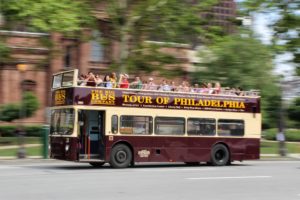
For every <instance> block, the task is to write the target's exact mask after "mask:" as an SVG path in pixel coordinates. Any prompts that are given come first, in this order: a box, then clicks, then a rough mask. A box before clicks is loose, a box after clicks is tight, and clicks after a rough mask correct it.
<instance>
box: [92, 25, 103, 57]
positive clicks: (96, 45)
mask: <svg viewBox="0 0 300 200" xmlns="http://www.w3.org/2000/svg"><path fill="white" fill-rule="evenodd" d="M92 37H93V39H92V41H91V42H90V43H91V51H90V61H92V62H101V61H103V56H104V47H103V45H102V44H101V33H100V32H99V31H97V30H94V31H93V33H92Z"/></svg>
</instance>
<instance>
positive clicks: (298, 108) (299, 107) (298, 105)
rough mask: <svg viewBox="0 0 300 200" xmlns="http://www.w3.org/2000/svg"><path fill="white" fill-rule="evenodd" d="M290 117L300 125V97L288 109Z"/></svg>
mask: <svg viewBox="0 0 300 200" xmlns="http://www.w3.org/2000/svg"><path fill="white" fill-rule="evenodd" d="M287 114H288V117H289V118H290V119H291V120H293V121H295V122H296V125H297V126H298V127H300V97H298V98H296V99H295V100H294V101H293V103H292V104H291V105H290V106H289V107H288V109H287Z"/></svg>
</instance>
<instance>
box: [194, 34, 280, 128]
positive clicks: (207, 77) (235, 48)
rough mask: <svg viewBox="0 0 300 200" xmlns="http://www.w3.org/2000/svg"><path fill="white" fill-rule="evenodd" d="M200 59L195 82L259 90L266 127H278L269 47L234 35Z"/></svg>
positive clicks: (277, 102)
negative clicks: (212, 82) (213, 82)
mask: <svg viewBox="0 0 300 200" xmlns="http://www.w3.org/2000/svg"><path fill="white" fill-rule="evenodd" d="M200 58H201V61H202V63H201V64H200V65H199V68H198V71H197V72H196V73H195V74H194V81H195V82H198V83H199V82H211V81H219V82H220V83H221V84H222V86H223V87H233V88H237V87H242V88H243V90H249V89H259V90H260V91H261V96H262V100H261V101H262V102H261V108H262V113H263V117H264V118H263V124H264V126H272V127H274V126H275V125H276V121H277V118H278V108H279V105H280V90H279V88H278V86H276V77H274V76H273V75H272V68H273V64H272V54H271V50H270V49H269V48H268V47H267V46H265V45H263V44H261V42H260V41H258V40H256V39H253V38H250V37H241V36H239V35H233V36H228V37H224V38H223V39H221V40H219V42H218V43H216V44H214V45H212V46H210V47H209V48H208V49H206V50H202V51H200Z"/></svg>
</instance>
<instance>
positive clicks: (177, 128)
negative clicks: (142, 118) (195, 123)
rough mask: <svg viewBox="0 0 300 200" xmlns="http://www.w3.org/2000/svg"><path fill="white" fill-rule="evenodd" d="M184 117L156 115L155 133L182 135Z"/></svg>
mask: <svg viewBox="0 0 300 200" xmlns="http://www.w3.org/2000/svg"><path fill="white" fill-rule="evenodd" d="M184 132H185V119H184V118H179V117H156V118H155V134H157V135H184Z"/></svg>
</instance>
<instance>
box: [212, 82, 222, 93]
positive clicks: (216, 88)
mask: <svg viewBox="0 0 300 200" xmlns="http://www.w3.org/2000/svg"><path fill="white" fill-rule="evenodd" d="M220 93H221V84H220V82H215V87H214V91H213V94H220Z"/></svg>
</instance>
